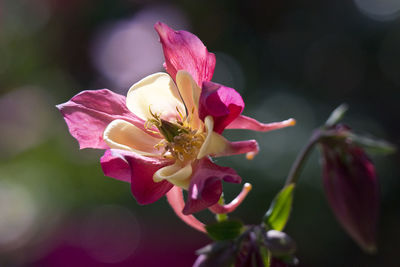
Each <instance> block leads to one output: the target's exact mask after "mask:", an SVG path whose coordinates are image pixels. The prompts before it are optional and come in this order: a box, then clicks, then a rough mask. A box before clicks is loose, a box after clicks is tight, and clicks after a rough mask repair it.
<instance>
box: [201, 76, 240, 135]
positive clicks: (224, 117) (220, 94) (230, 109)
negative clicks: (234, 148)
mask: <svg viewBox="0 0 400 267" xmlns="http://www.w3.org/2000/svg"><path fill="white" fill-rule="evenodd" d="M243 108H244V102H243V99H242V97H241V96H240V94H239V93H238V92H236V90H235V89H233V88H229V87H226V86H223V85H220V84H217V83H213V82H203V86H202V90H201V94H200V100H199V117H200V119H202V120H204V118H205V117H207V116H209V115H210V116H212V117H213V119H214V132H216V133H222V132H223V130H224V129H225V128H226V126H228V125H229V124H230V123H231V122H232V121H234V120H235V119H236V118H237V117H238V116H239V115H240V114H241V113H242V111H243Z"/></svg>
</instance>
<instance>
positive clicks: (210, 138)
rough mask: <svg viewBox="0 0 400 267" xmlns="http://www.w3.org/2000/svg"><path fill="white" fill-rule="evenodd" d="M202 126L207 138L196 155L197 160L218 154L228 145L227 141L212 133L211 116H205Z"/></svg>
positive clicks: (212, 123)
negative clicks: (204, 127) (204, 128)
mask: <svg viewBox="0 0 400 267" xmlns="http://www.w3.org/2000/svg"><path fill="white" fill-rule="evenodd" d="M204 125H205V126H206V130H207V136H206V140H204V143H203V145H202V146H201V148H200V151H199V154H197V159H201V158H202V157H204V156H207V155H217V154H220V153H222V152H223V151H224V150H225V149H226V148H227V145H228V141H227V140H226V139H225V138H224V137H223V136H222V135H220V134H217V133H216V132H214V131H213V129H214V119H213V118H212V117H211V116H207V117H206V118H205V119H204Z"/></svg>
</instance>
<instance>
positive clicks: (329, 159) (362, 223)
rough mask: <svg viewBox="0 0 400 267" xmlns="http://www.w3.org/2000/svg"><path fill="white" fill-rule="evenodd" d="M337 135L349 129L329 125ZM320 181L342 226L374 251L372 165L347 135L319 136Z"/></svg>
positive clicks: (375, 206)
mask: <svg viewBox="0 0 400 267" xmlns="http://www.w3.org/2000/svg"><path fill="white" fill-rule="evenodd" d="M332 130H333V131H336V132H337V136H338V137H343V136H345V135H346V133H349V132H350V130H349V128H348V127H346V126H343V125H336V126H334V127H333V129H332ZM321 145H322V154H323V160H322V167H323V184H324V189H325V193H326V197H327V199H328V202H329V204H330V206H331V208H332V210H333V212H334V214H335V216H336V218H337V219H338V221H339V222H340V223H341V225H342V226H343V228H344V229H345V230H346V231H347V233H348V234H349V235H350V236H351V237H352V238H353V239H354V240H355V241H356V242H357V243H358V245H360V246H361V248H363V249H364V250H365V251H366V252H369V253H373V252H375V251H376V246H375V241H376V227H377V220H378V210H379V188H378V181H377V177H376V173H375V168H374V165H373V164H372V162H371V160H370V159H369V158H368V157H367V155H366V154H365V152H364V150H363V149H361V148H360V147H358V146H356V145H354V144H353V142H352V141H351V140H350V139H349V138H336V137H335V136H333V137H331V138H327V139H326V140H325V139H323V140H322V141H321Z"/></svg>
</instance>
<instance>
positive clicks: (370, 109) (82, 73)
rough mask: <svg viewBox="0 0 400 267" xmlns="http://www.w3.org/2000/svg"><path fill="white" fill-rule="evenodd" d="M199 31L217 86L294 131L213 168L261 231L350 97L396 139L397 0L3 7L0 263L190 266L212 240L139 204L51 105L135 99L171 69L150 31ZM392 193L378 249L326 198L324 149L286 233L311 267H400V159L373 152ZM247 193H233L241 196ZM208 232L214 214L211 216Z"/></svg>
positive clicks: (304, 179)
mask: <svg viewBox="0 0 400 267" xmlns="http://www.w3.org/2000/svg"><path fill="white" fill-rule="evenodd" d="M157 21H163V22H165V23H167V24H169V25H170V26H171V27H173V28H175V29H186V30H189V31H191V32H193V33H195V34H196V35H198V36H199V38H200V39H201V40H203V42H204V43H205V44H206V45H207V47H208V49H209V51H212V52H214V53H215V54H216V57H217V65H216V71H215V74H214V77H213V81H215V82H219V83H223V84H225V85H228V86H231V87H233V88H236V89H237V90H238V91H239V92H240V93H241V94H242V95H243V97H244V99H245V102H246V105H247V106H246V109H245V112H244V113H245V114H247V115H251V116H253V117H256V118H257V119H259V120H262V121H266V122H267V121H277V120H283V119H286V118H289V117H294V118H296V119H297V122H298V123H297V125H296V126H295V127H292V128H288V129H283V130H280V131H276V132H271V133H254V132H245V131H236V132H234V131H231V132H226V136H227V137H229V138H230V139H234V140H239V139H244V138H255V139H257V140H258V141H259V143H260V147H261V152H260V154H259V155H258V156H257V157H256V158H255V159H254V160H252V161H245V159H244V156H243V155H242V156H235V157H230V158H221V159H218V160H217V161H218V163H219V164H221V165H226V166H231V167H234V168H235V169H236V170H237V171H238V172H239V174H240V175H241V176H242V177H243V179H244V181H247V182H250V183H252V184H253V186H254V189H253V191H252V192H251V193H250V195H249V197H248V198H247V199H246V201H245V202H244V204H243V205H242V206H241V207H240V208H239V209H238V210H237V211H236V212H235V213H233V214H232V216H233V217H237V218H243V219H244V221H245V222H246V223H248V224H251V223H259V222H260V219H261V218H262V216H263V214H264V212H265V210H266V209H267V208H268V206H269V203H270V201H271V199H272V198H273V196H274V194H275V193H276V192H277V191H278V190H279V189H280V187H281V186H282V185H283V183H284V180H285V177H286V175H287V173H288V170H289V168H290V166H291V164H292V162H293V160H294V159H295V157H296V154H297V153H298V152H299V150H300V149H301V147H302V146H303V145H304V144H305V142H306V141H307V139H308V137H309V135H310V133H311V131H312V129H313V128H315V127H317V126H318V125H320V124H322V123H323V122H324V120H325V119H326V118H327V116H328V115H329V113H330V111H331V110H332V109H334V108H335V107H336V106H337V105H339V104H341V103H342V102H346V103H348V104H349V105H350V110H349V112H348V114H347V116H346V119H345V122H346V123H348V124H349V125H351V127H352V128H353V129H354V130H355V131H357V132H359V133H369V134H371V135H373V136H378V137H381V138H385V139H387V140H389V141H391V142H392V143H395V144H397V145H399V144H400V138H399V134H400V127H399V123H400V121H399V113H400V112H399V111H400V108H399V101H400V91H399V90H400V1H397V0H336V1H317V0H309V1H286V0H283V1H256V0H246V1H239V0H237V1H234V0H221V1H212V0H203V1H183V0H176V1H152V0H147V1H146V0H114V1H109V0H35V1H32V0H1V1H0V125H1V126H0V127H1V128H0V129H1V130H0V151H1V153H0V266H6V267H8V266H41V267H63V266H78V267H79V266H178V267H179V266H191V264H192V263H193V261H194V259H195V255H194V251H195V250H196V249H198V248H200V247H202V246H204V245H205V244H207V243H208V242H209V240H208V238H207V237H205V236H204V235H202V234H200V233H197V232H196V231H195V230H192V229H191V228H189V227H188V226H186V225H185V224H184V223H182V222H181V221H179V220H178V219H177V218H176V216H175V214H174V213H173V211H172V210H171V209H170V208H169V206H168V205H167V203H166V201H165V199H164V198H163V199H161V200H160V201H158V202H156V203H154V204H152V205H149V206H139V205H138V204H137V203H136V201H135V200H134V198H133V197H132V196H131V194H130V188H129V185H128V184H126V183H123V182H120V181H116V180H113V179H110V178H107V177H104V175H103V174H102V171H101V168H100V165H99V157H100V156H101V154H102V152H101V151H94V150H83V151H79V149H78V144H77V142H76V141H75V140H74V139H73V138H72V137H71V136H70V135H69V133H68V131H67V127H66V125H65V123H64V121H63V119H62V117H61V115H60V114H59V112H58V111H57V109H56V108H55V105H56V104H59V103H62V102H65V101H67V100H68V99H70V98H71V97H72V96H73V95H75V94H76V93H78V92H80V91H82V90H86V89H99V88H109V89H111V90H113V91H115V92H118V93H121V94H126V92H127V89H128V88H129V87H130V85H131V84H133V83H134V82H136V81H138V80H139V79H141V78H143V77H145V76H146V75H148V74H151V73H154V72H157V71H162V62H163V57H162V50H161V45H160V44H159V42H158V38H157V35H156V33H155V31H154V30H153V24H154V23H155V22H157ZM372 158H373V160H374V162H375V163H376V166H377V169H378V173H379V179H380V185H381V194H382V197H381V220H380V224H379V240H378V249H379V251H378V254H377V255H374V256H368V255H366V254H364V253H362V251H361V250H360V249H359V248H358V247H357V246H356V245H355V243H354V242H353V241H352V240H351V239H350V238H349V237H348V236H347V235H346V234H345V233H344V231H342V229H341V227H340V226H339V224H338V223H337V222H336V220H335V218H334V217H333V215H332V213H331V211H330V209H329V207H328V205H327V202H326V200H325V197H324V194H323V191H322V188H321V175H320V172H321V170H320V165H319V159H318V153H317V151H316V152H314V154H313V155H312V157H311V158H310V160H309V162H308V164H307V166H306V168H305V170H304V172H303V175H302V176H301V178H300V183H299V185H298V187H297V191H296V195H295V203H294V212H293V214H292V217H291V221H290V222H289V225H288V227H287V232H288V233H289V234H290V235H291V236H292V237H293V238H294V239H295V240H296V241H297V244H298V252H297V255H298V257H299V259H300V266H399V258H398V251H399V240H400V228H399V222H400V213H399V211H400V209H399V207H400V197H399V189H400V187H399V183H400V180H399V174H400V172H399V168H398V166H399V163H400V158H399V154H395V155H392V156H388V157H383V156H374V155H372ZM240 188H241V187H240V186H238V185H234V186H230V185H226V186H225V191H226V198H227V199H228V200H230V199H232V198H233V197H234V196H235V195H236V194H237V193H238V192H239V191H240ZM199 217H200V218H201V219H203V220H205V221H212V219H213V218H212V216H210V215H209V214H207V213H204V212H203V213H200V214H199Z"/></svg>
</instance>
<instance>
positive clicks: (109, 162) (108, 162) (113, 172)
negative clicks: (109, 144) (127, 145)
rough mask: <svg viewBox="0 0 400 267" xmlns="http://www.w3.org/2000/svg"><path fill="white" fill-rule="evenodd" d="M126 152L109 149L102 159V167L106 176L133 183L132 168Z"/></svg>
mask: <svg viewBox="0 0 400 267" xmlns="http://www.w3.org/2000/svg"><path fill="white" fill-rule="evenodd" d="M126 153H127V152H126V151H123V150H117V149H107V150H106V152H105V153H104V155H103V156H102V157H101V158H100V165H101V168H102V169H103V173H104V175H105V176H108V177H112V178H114V179H117V180H120V181H124V182H128V183H130V182H131V167H130V166H129V163H128V161H127V160H126V159H125V157H124V154H126Z"/></svg>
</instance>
